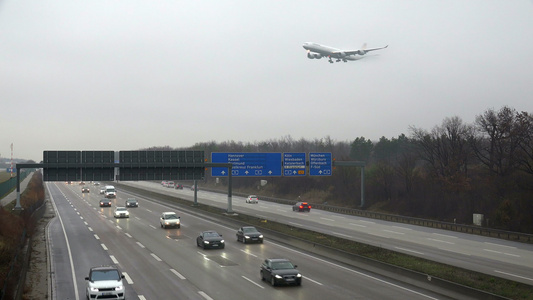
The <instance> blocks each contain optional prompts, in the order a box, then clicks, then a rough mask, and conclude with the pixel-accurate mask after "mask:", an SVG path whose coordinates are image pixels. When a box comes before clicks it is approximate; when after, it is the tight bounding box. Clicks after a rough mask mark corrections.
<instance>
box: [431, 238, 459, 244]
mask: <svg viewBox="0 0 533 300" xmlns="http://www.w3.org/2000/svg"><path fill="white" fill-rule="evenodd" d="M428 240H430V241H434V242H439V243H446V244H450V245H455V243H453V242H448V241H443V240H436V239H431V238H428Z"/></svg>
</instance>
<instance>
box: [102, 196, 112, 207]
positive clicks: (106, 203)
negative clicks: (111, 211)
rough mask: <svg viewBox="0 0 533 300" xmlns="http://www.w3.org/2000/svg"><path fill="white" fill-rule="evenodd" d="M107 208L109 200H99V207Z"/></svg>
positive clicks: (109, 203) (109, 204) (109, 205)
mask: <svg viewBox="0 0 533 300" xmlns="http://www.w3.org/2000/svg"><path fill="white" fill-rule="evenodd" d="M104 206H108V207H111V200H109V199H107V198H104V199H102V200H100V207H104Z"/></svg>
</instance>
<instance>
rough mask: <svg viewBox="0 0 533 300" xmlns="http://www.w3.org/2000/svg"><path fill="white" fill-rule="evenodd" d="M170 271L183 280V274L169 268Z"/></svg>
mask: <svg viewBox="0 0 533 300" xmlns="http://www.w3.org/2000/svg"><path fill="white" fill-rule="evenodd" d="M170 272H172V273H174V274H175V275H176V276H178V277H179V279H181V280H185V276H183V275H181V274H180V272H178V271H176V270H174V269H170Z"/></svg>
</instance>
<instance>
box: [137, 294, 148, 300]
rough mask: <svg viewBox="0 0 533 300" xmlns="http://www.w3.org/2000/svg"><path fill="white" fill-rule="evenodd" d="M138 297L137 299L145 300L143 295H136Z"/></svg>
mask: <svg viewBox="0 0 533 300" xmlns="http://www.w3.org/2000/svg"><path fill="white" fill-rule="evenodd" d="M137 296H138V297H139V300H146V297H144V296H143V295H137Z"/></svg>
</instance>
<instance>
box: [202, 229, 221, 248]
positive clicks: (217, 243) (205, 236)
mask: <svg viewBox="0 0 533 300" xmlns="http://www.w3.org/2000/svg"><path fill="white" fill-rule="evenodd" d="M196 245H197V246H198V247H202V248H204V249H207V248H219V249H224V240H223V239H222V235H220V234H218V232H216V231H213V230H208V231H202V232H201V233H200V235H199V236H198V237H197V238H196Z"/></svg>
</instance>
